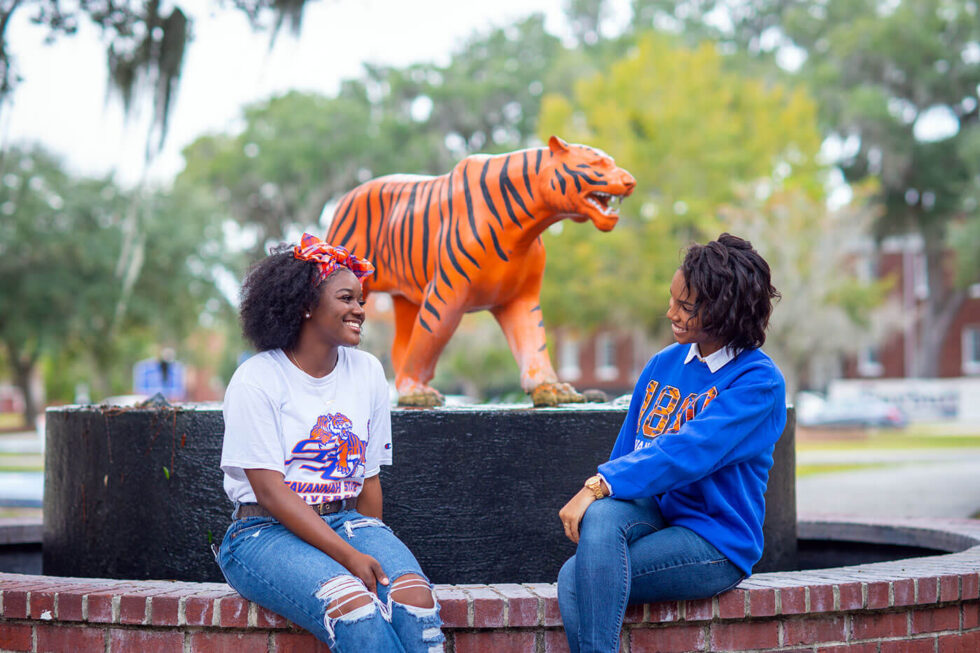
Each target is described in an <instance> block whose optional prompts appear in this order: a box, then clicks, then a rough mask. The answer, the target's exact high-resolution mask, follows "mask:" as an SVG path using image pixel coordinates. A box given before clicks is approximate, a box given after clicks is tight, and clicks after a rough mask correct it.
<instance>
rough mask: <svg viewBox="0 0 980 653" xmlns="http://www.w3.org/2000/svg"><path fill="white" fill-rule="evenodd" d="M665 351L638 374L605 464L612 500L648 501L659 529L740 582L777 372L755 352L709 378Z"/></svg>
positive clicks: (751, 541)
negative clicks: (686, 533) (692, 542)
mask: <svg viewBox="0 0 980 653" xmlns="http://www.w3.org/2000/svg"><path fill="white" fill-rule="evenodd" d="M688 352H689V347H688V346H687V345H678V344H673V345H671V346H669V347H667V348H666V349H664V350H663V351H661V352H660V353H658V354H657V355H655V356H654V357H653V358H651V359H650V362H648V363H647V364H646V367H644V368H643V372H642V374H640V378H639V380H638V381H637V383H636V387H635V388H634V389H633V398H632V400H631V401H630V408H629V412H628V413H627V414H626V421H625V422H624V423H623V427H622V428H621V429H620V431H619V437H617V438H616V444H615V446H614V447H613V451H612V454H611V455H610V457H609V462H606V463H603V464H602V465H600V466H599V473H600V474H602V475H603V477H605V479H606V481H607V482H608V483H609V486H610V487H611V488H612V492H613V497H615V498H617V499H637V498H641V497H656V500H657V501H658V503H659V505H660V510H661V512H662V513H663V516H664V518H665V519H666V520H667V523H669V524H671V525H672V526H684V527H686V528H689V529H691V530H692V531H694V532H695V533H697V534H699V535H700V536H701V537H703V538H704V539H706V540H707V541H709V542H711V544H713V545H714V546H715V548H717V549H718V550H719V551H721V552H722V553H723V554H724V555H725V556H726V557H727V558H728V559H729V560H731V561H732V563H734V564H735V565H736V566H737V567H738V568H739V569H741V570H742V571H744V572H745V574H746V575H749V574H751V573H752V566H753V565H754V564H755V563H757V562H758V561H759V558H761V557H762V522H763V519H764V517H765V511H766V506H765V499H764V498H763V495H764V494H765V491H766V483H767V482H768V481H769V469H770V468H771V467H772V452H773V448H774V447H775V444H776V440H778V439H779V436H780V435H781V434H782V432H783V427H784V426H785V425H786V389H785V384H784V381H783V375H782V374H781V373H780V371H779V368H777V367H776V365H775V364H774V363H773V362H772V359H770V358H769V357H768V356H767V355H766V354H764V353H763V352H762V351H761V350H759V349H748V350H745V351H742V352H740V353H739V354H738V355H737V356H735V358H734V359H732V360H730V361H728V362H727V363H726V364H724V365H723V366H722V367H721V368H720V369H717V370H716V371H715V372H711V370H710V369H709V367H708V365H707V364H706V363H704V362H703V361H702V360H700V359H699V358H697V357H694V358H692V359H691V360H690V362H688V363H685V362H684V361H685V358H686V357H687V355H688Z"/></svg>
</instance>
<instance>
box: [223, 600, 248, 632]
mask: <svg viewBox="0 0 980 653" xmlns="http://www.w3.org/2000/svg"><path fill="white" fill-rule="evenodd" d="M218 625H219V626H221V627H222V628H244V627H246V626H247V625H248V601H246V600H245V599H243V598H241V597H237V596H224V597H222V598H220V599H218Z"/></svg>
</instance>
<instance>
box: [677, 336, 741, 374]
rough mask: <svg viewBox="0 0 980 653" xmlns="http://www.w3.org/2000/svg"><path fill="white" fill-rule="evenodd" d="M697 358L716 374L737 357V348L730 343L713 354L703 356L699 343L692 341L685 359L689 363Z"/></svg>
mask: <svg viewBox="0 0 980 653" xmlns="http://www.w3.org/2000/svg"><path fill="white" fill-rule="evenodd" d="M695 358H697V359H698V360H699V361H701V362H703V363H704V364H705V365H707V366H708V369H709V370H710V371H711V373H712V374H714V373H715V372H717V371H718V370H720V369H721V368H723V367H725V365H727V364H728V363H729V361H731V360H732V359H733V358H735V350H734V349H732V348H731V346H730V345H725V346H724V347H722V348H721V349H719V350H718V351H716V352H714V353H713V354H708V355H707V356H704V357H702V356H701V349H700V348H699V347H698V343H696V342H692V343H691V347H690V349H688V350H687V357H686V358H685V359H684V364H685V365H687V364H688V363H690V362H691V361H692V360H694V359H695Z"/></svg>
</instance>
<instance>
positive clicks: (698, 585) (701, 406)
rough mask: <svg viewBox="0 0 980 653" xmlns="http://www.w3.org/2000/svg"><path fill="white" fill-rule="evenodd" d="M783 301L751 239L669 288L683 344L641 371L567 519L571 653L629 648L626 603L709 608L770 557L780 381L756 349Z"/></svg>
mask: <svg viewBox="0 0 980 653" xmlns="http://www.w3.org/2000/svg"><path fill="white" fill-rule="evenodd" d="M778 296H779V294H778V292H777V291H776V289H775V288H774V287H773V286H772V284H771V282H770V272H769V265H768V264H767V263H766V261H765V260H764V259H763V258H762V257H761V256H760V255H759V254H758V253H757V252H756V251H755V250H754V249H752V245H751V243H749V242H748V241H745V240H743V239H741V238H738V237H736V236H732V235H730V234H722V235H721V236H720V237H719V238H718V240H716V241H712V242H710V243H708V244H707V245H703V246H702V245H694V246H692V247H691V248H690V249H689V250H688V251H687V254H686V256H685V258H684V262H683V263H682V265H681V267H680V268H679V269H678V270H677V272H676V273H675V274H674V278H673V280H672V282H671V285H670V303H669V306H668V310H667V318H668V319H669V320H670V323H671V329H672V330H673V334H674V339H675V340H676V341H677V343H676V344H672V345H670V346H669V347H667V348H666V349H664V350H663V351H661V352H660V353H658V354H657V355H655V356H654V357H653V358H652V359H650V362H648V363H647V365H646V367H645V368H644V369H643V372H642V373H641V375H640V378H639V380H638V381H637V384H636V387H635V388H634V390H633V397H632V399H631V401H630V407H629V412H628V413H627V415H626V421H625V422H624V423H623V427H622V428H621V429H620V431H619V437H618V438H617V439H616V444H615V445H614V446H613V450H612V454H611V455H610V457H609V461H608V462H606V463H603V464H602V465H600V466H599V468H598V470H597V471H598V473H597V474H596V475H595V476H593V477H591V478H590V479H588V480H587V481H586V482H585V486H584V487H583V488H582V489H581V490H580V491H579V492H578V494H576V495H575V496H574V497H572V499H571V500H570V501H569V502H568V503H567V504H566V505H565V507H564V508H562V509H561V511H560V512H559V517H560V519H561V521H562V524H563V525H564V528H565V534H566V535H567V536H568V537H569V538H570V539H571V540H572V541H573V542H576V543H577V544H578V548H577V549H576V553H575V555H574V556H573V557H572V558H571V559H569V560H568V562H566V563H565V565H564V566H563V567H562V569H561V572H560V573H559V576H558V605H559V608H560V609H561V614H562V619H563V621H564V623H565V634H566V637H567V638H568V644H569V648H570V649H571V652H572V653H580V652H581V653H586V652H588V653H591V652H595V651H608V652H610V653H615V652H616V651H618V650H619V634H620V630H621V628H622V623H623V615H624V614H625V612H626V606H627V604H629V603H648V602H652V601H665V600H681V599H696V598H706V597H709V596H714V595H716V594H720V593H721V592H724V591H726V590H729V589H731V588H732V587H734V586H735V585H737V584H738V582H739V581H741V580H742V579H743V578H745V577H747V576H748V575H750V574H751V573H752V566H753V565H754V564H755V563H756V562H758V561H759V558H760V557H761V556H762V522H763V518H764V516H765V500H764V498H763V495H764V494H765V491H766V483H767V481H768V479H769V469H770V467H772V452H773V448H774V446H775V443H776V440H777V439H778V438H779V436H780V434H781V433H782V432H783V427H784V426H785V424H786V396H785V385H784V382H783V377H782V374H781V373H780V372H779V369H778V368H777V367H776V365H775V364H774V363H773V362H772V359H770V358H769V357H768V356H767V355H766V354H764V353H763V352H762V350H761V349H759V347H761V346H762V344H763V342H764V341H765V330H766V327H767V326H768V323H769V316H770V314H771V313H772V302H773V299H775V298H777V297H778Z"/></svg>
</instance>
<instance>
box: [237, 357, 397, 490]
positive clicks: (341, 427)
mask: <svg viewBox="0 0 980 653" xmlns="http://www.w3.org/2000/svg"><path fill="white" fill-rule="evenodd" d="M224 417H225V438H224V443H223V446H222V448H221V469H222V471H224V473H225V481H224V487H225V492H226V493H227V494H228V498H229V499H231V500H232V501H238V502H242V503H254V502H255V493H254V492H252V486H251V485H249V482H248V479H247V478H246V477H245V472H244V470H246V469H271V470H275V471H278V472H282V473H283V476H284V477H285V482H286V485H288V486H289V487H290V488H291V489H292V490H293V491H295V492H296V493H297V494H298V495H300V496H301V497H302V498H303V500H304V501H306V502H307V503H309V504H314V503H324V502H327V501H336V500H337V499H346V498H349V497H354V496H357V495H358V494H359V493H360V491H361V485H362V484H363V483H364V479H365V478H369V477H371V476H374V475H375V474H377V473H378V472H379V471H381V465H390V464H391V410H390V408H389V405H388V383H387V381H386V380H385V376H384V370H383V369H382V367H381V362H380V361H378V359H377V358H375V357H374V356H372V355H371V354H368V353H366V352H363V351H360V350H357V349H352V348H349V347H339V348H338V349H337V365H336V367H334V369H333V371H332V372H330V374H328V375H327V376H325V377H323V378H321V379H318V378H315V377H312V376H310V375H308V374H306V373H305V372H303V371H301V370H300V369H298V368H297V367H296V366H295V365H293V364H292V363H291V362H290V361H289V359H288V358H287V357H286V355H285V354H284V353H283V351H282V350H281V349H274V350H270V351H264V352H262V353H261V354H257V355H255V356H253V357H252V358H249V359H248V360H247V361H245V362H244V363H242V365H241V366H240V367H239V368H238V369H237V370H236V371H235V374H234V376H232V378H231V382H230V383H229V384H228V389H227V390H226V391H225V402H224Z"/></svg>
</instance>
